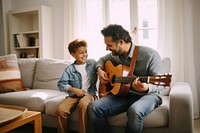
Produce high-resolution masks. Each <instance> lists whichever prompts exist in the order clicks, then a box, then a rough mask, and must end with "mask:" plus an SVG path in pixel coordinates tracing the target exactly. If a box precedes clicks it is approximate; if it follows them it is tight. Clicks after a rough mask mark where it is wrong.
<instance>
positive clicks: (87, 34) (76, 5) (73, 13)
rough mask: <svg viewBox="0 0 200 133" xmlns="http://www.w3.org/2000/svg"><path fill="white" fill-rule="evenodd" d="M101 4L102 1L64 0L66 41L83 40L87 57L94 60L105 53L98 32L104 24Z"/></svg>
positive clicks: (101, 37) (101, 38)
mask: <svg viewBox="0 0 200 133" xmlns="http://www.w3.org/2000/svg"><path fill="white" fill-rule="evenodd" d="M102 4H103V1H102V0H66V6H65V7H66V13H67V14H66V17H67V18H66V21H67V23H68V25H67V26H68V27H67V28H66V29H68V30H67V32H68V34H69V35H68V37H69V38H68V40H70V41H71V40H73V39H75V38H80V39H85V40H86V41H87V42H88V57H89V58H94V59H96V60H97V59H99V57H101V56H102V55H104V54H106V53H107V51H106V47H105V44H104V42H103V36H102V35H101V32H100V31H101V29H102V27H103V24H104V21H103V17H105V16H103V12H102ZM87 6H89V7H87ZM95 50H98V52H96V51H95ZM71 59H73V58H71Z"/></svg>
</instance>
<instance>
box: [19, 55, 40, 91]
mask: <svg viewBox="0 0 200 133" xmlns="http://www.w3.org/2000/svg"><path fill="white" fill-rule="evenodd" d="M37 60H38V59H36V58H29V59H22V58H20V59H18V64H19V69H20V72H21V78H22V81H23V84H24V86H25V87H26V88H32V86H33V80H34V77H35V68H36V62H37Z"/></svg>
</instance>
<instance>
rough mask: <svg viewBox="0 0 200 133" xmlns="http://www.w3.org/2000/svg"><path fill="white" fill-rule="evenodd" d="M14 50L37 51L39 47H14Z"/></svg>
mask: <svg viewBox="0 0 200 133" xmlns="http://www.w3.org/2000/svg"><path fill="white" fill-rule="evenodd" d="M15 49H16V50H20V49H39V46H30V47H15Z"/></svg>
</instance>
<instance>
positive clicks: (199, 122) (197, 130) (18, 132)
mask: <svg viewBox="0 0 200 133" xmlns="http://www.w3.org/2000/svg"><path fill="white" fill-rule="evenodd" d="M42 132H43V133H57V129H56V128H47V127H43V128H42ZM9 133H34V130H33V125H32V124H26V125H24V126H22V127H19V128H17V129H15V130H13V131H10V132H9ZM72 133H76V132H72ZM194 133H200V118H199V119H196V120H194Z"/></svg>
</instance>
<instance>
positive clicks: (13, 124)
mask: <svg viewBox="0 0 200 133" xmlns="http://www.w3.org/2000/svg"><path fill="white" fill-rule="evenodd" d="M41 119H42V118H41V113H40V112H36V111H26V112H25V113H24V114H23V115H21V116H19V117H18V118H16V119H14V120H12V121H9V122H8V123H6V124H3V125H0V131H1V132H2V133H4V132H8V131H11V130H13V129H15V128H17V127H20V126H22V125H25V124H27V123H31V122H33V126H34V133H42V120H41Z"/></svg>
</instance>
